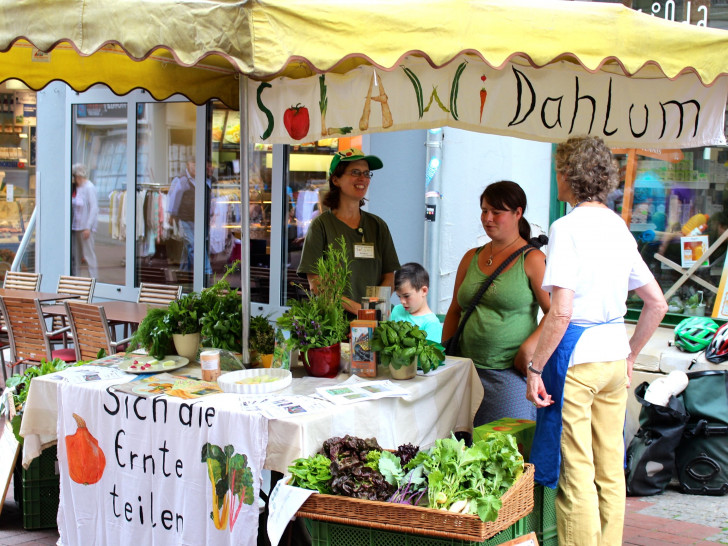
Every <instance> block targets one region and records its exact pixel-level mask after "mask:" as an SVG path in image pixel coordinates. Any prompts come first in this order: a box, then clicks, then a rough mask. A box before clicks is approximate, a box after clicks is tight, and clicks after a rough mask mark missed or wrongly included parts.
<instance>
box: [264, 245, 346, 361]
mask: <svg viewBox="0 0 728 546" xmlns="http://www.w3.org/2000/svg"><path fill="white" fill-rule="evenodd" d="M314 273H315V274H316V275H318V284H317V287H316V292H314V291H311V290H308V289H307V288H305V287H300V288H302V289H303V291H304V292H305V294H306V296H305V297H304V298H303V299H301V300H292V301H290V302H289V305H290V306H291V308H290V309H289V310H288V311H286V312H285V313H284V314H283V315H282V316H281V317H280V318H279V319H278V321H277V324H278V326H280V327H281V328H283V329H285V330H288V331H289V332H290V335H291V337H290V344H291V345H292V347H293V348H294V349H300V350H302V351H304V352H305V351H307V350H308V349H312V348H316V347H328V346H329V345H334V344H335V343H338V342H340V341H341V340H342V339H344V337H345V336H346V333H347V332H348V330H349V321H348V320H347V318H346V314H345V312H344V293H345V292H346V289H347V288H348V287H349V279H350V278H351V260H350V258H349V253H348V252H347V250H346V241H345V240H344V238H343V237H340V238H338V239H337V240H336V241H335V242H334V243H332V244H330V245H329V246H328V248H327V249H326V250H325V251H324V254H323V256H321V257H320V258H319V259H318V261H317V262H316V265H315V267H314Z"/></svg>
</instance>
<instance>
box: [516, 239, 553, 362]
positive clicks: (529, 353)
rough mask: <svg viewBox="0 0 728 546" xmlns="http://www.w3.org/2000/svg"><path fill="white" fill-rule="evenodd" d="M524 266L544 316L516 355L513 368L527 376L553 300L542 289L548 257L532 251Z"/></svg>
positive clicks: (538, 251) (537, 251) (527, 255)
mask: <svg viewBox="0 0 728 546" xmlns="http://www.w3.org/2000/svg"><path fill="white" fill-rule="evenodd" d="M524 265H525V270H526V276H527V277H528V280H529V282H530V285H531V290H532V291H533V294H534V296H536V301H537V302H538V305H539V307H540V308H541V311H543V314H544V316H543V318H542V319H541V322H540V323H539V324H538V326H537V327H536V329H535V330H534V331H533V332H532V333H531V335H530V336H528V337H527V338H526V341H524V342H523V344H522V345H521V347H520V348H519V349H518V352H517V353H516V357H515V358H514V359H513V367H514V368H516V369H517V370H518V371H519V372H521V373H522V374H523V375H524V376H525V375H526V374H527V368H528V363H529V362H531V359H532V358H533V353H534V351H535V350H536V345H537V344H538V338H539V336H540V335H541V330H542V328H543V322H544V319H545V318H546V315H548V313H549V309H550V308H551V298H550V296H549V293H548V292H546V291H545V290H544V289H543V288H541V284H542V283H543V274H544V271H545V270H546V255H545V254H544V253H543V252H541V251H540V250H532V251H531V252H529V253H528V254H526V262H525V264H524Z"/></svg>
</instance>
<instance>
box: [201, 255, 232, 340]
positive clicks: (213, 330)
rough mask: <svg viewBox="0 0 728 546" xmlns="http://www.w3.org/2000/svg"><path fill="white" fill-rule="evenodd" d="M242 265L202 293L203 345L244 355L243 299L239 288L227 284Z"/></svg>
mask: <svg viewBox="0 0 728 546" xmlns="http://www.w3.org/2000/svg"><path fill="white" fill-rule="evenodd" d="M238 263H239V262H237V261H236V262H235V263H233V264H232V265H230V266H229V267H228V268H227V270H226V271H225V275H223V276H222V278H221V279H220V280H219V281H217V282H216V283H215V284H213V285H212V286H210V287H208V288H205V289H204V290H202V292H200V303H201V307H202V309H203V310H204V311H203V314H202V318H201V323H202V331H201V333H202V344H203V345H204V346H205V347H214V348H216V349H225V350H226V351H231V352H234V353H242V352H243V299H242V297H241V296H240V293H239V292H238V290H237V289H233V288H232V287H231V286H230V283H229V282H228V281H227V277H228V275H230V273H232V272H234V271H236V268H237V265H238Z"/></svg>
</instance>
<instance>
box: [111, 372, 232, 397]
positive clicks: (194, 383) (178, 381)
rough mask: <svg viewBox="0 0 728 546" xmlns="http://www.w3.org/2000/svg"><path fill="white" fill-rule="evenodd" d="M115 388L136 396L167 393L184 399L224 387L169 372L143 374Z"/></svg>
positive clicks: (203, 394)
mask: <svg viewBox="0 0 728 546" xmlns="http://www.w3.org/2000/svg"><path fill="white" fill-rule="evenodd" d="M124 375H127V374H124ZM114 388H115V389H116V390H118V391H121V392H125V393H127V394H133V395H136V396H144V397H148V396H157V395H160V394H166V395H167V396H176V397H177V398H184V399H191V398H199V397H201V396H206V395H208V394H218V393H221V392H222V389H221V388H220V387H219V386H218V384H217V383H212V382H209V381H200V380H199V379H190V378H188V377H184V376H181V375H172V374H168V373H159V374H155V375H149V376H143V377H141V378H140V379H137V380H136V381H131V382H129V383H124V384H121V385H114Z"/></svg>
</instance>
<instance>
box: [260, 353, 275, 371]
mask: <svg viewBox="0 0 728 546" xmlns="http://www.w3.org/2000/svg"><path fill="white" fill-rule="evenodd" d="M260 363H261V365H262V366H263V367H264V368H270V367H271V364H273V353H270V354H262V355H260Z"/></svg>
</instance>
